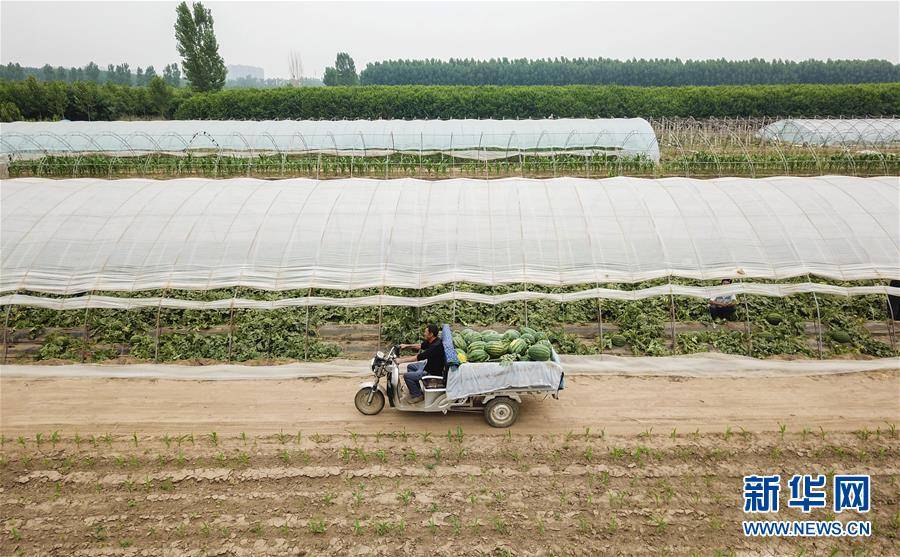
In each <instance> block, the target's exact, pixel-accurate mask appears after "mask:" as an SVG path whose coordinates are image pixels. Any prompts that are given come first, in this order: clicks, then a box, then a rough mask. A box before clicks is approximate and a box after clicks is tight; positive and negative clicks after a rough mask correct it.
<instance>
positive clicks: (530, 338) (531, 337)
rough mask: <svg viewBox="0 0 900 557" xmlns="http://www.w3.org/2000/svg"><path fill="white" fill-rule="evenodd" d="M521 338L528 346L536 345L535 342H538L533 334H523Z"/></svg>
mask: <svg viewBox="0 0 900 557" xmlns="http://www.w3.org/2000/svg"><path fill="white" fill-rule="evenodd" d="M519 338H520V339H522V340H524V341H525V342H527V343H528V344H534V343H535V341H536V340H537V339H536V338H534V335H533V334H531V333H522V336H520V337H519Z"/></svg>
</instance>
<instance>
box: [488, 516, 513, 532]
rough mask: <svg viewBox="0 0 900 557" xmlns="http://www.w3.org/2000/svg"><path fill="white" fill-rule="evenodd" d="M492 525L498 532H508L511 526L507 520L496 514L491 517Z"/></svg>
mask: <svg viewBox="0 0 900 557" xmlns="http://www.w3.org/2000/svg"><path fill="white" fill-rule="evenodd" d="M491 526H492V527H493V528H494V531H495V532H497V533H498V534H508V533H509V527H508V526H507V525H506V521H505V520H503V519H502V518H501V517H499V516H495V517H494V518H492V519H491Z"/></svg>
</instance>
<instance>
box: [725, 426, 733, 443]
mask: <svg viewBox="0 0 900 557" xmlns="http://www.w3.org/2000/svg"><path fill="white" fill-rule="evenodd" d="M723 437H724V439H725V441H726V442H727V441H728V440H729V439H731V426H727V427H725V434H724V435H723Z"/></svg>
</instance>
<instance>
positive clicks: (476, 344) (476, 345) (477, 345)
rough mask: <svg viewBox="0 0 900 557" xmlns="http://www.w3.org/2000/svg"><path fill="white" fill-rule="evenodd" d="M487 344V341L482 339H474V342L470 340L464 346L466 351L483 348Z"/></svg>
mask: <svg viewBox="0 0 900 557" xmlns="http://www.w3.org/2000/svg"><path fill="white" fill-rule="evenodd" d="M486 346H487V343H486V342H484V341H483V340H476V341H475V342H470V343H469V345H468V346H467V347H466V352H471V351H472V350H484V349H485V347H486Z"/></svg>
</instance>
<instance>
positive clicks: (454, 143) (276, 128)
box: [0, 118, 659, 161]
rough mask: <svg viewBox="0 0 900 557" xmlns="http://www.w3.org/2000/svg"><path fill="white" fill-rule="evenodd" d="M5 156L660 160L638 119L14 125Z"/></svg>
mask: <svg viewBox="0 0 900 557" xmlns="http://www.w3.org/2000/svg"><path fill="white" fill-rule="evenodd" d="M0 138H2V142H0V152H2V153H5V154H14V155H24V154H43V153H90V152H98V153H121V154H143V153H147V152H150V153H153V152H167V153H168V152H183V151H186V150H214V151H217V152H221V151H228V152H242V151H244V152H246V151H255V152H286V153H302V152H322V153H338V154H343V153H346V152H352V153H354V154H357V155H366V154H370V155H380V154H382V153H384V152H395V151H402V152H414V153H419V152H422V153H432V152H445V153H450V152H453V153H454V155H460V151H472V152H470V153H462V155H463V156H469V157H472V158H491V157H501V156H510V155H513V154H518V153H519V152H520V151H525V152H529V151H531V152H534V151H547V150H550V151H554V150H559V149H567V150H589V149H601V150H615V152H616V153H620V154H625V155H628V156H637V155H643V156H646V157H647V158H650V159H652V160H655V161H656V160H659V145H658V143H657V140H656V134H655V133H654V132H653V128H652V127H651V126H650V123H649V122H647V121H646V120H644V119H643V118H613V119H589V118H578V119H568V118H564V119H552V120H551V119H546V120H336V121H332V120H266V121H252V120H159V121H145V122H125V121H117V122H69V121H63V122H12V123H9V124H2V125H0Z"/></svg>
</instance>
